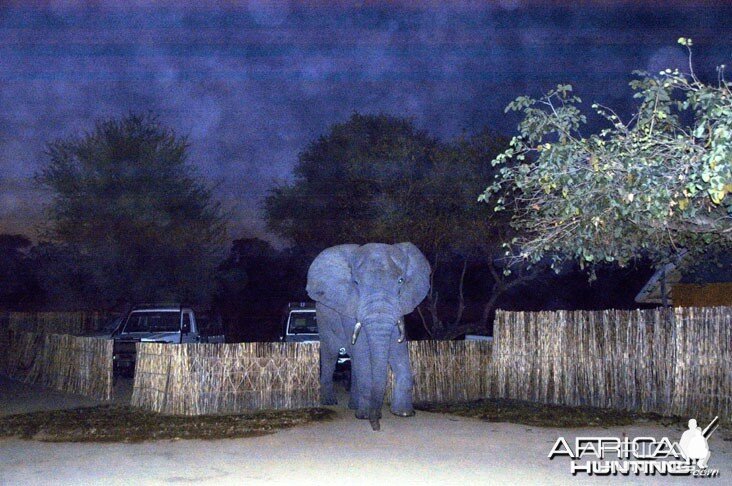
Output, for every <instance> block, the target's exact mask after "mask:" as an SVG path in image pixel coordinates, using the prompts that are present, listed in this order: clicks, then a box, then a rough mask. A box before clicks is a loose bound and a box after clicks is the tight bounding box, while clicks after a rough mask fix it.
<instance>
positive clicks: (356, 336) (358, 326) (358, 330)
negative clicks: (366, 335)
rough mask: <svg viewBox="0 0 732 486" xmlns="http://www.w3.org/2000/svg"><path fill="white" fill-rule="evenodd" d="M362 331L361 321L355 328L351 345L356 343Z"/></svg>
mask: <svg viewBox="0 0 732 486" xmlns="http://www.w3.org/2000/svg"><path fill="white" fill-rule="evenodd" d="M360 332H361V323H360V322H357V323H356V327H354V328H353V336H351V345H354V344H356V339H358V333H360Z"/></svg>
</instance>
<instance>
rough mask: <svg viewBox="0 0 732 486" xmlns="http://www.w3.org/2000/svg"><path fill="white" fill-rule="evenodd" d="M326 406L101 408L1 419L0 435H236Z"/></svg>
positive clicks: (260, 431)
mask: <svg viewBox="0 0 732 486" xmlns="http://www.w3.org/2000/svg"><path fill="white" fill-rule="evenodd" d="M334 416H335V412H333V411H332V410H327V409H324V408H303V409H299V410H278V411H262V412H250V413H244V414H237V415H208V416H200V417H178V416H171V415H161V414H157V413H154V412H147V411H144V410H140V409H136V408H132V407H119V406H99V407H87V408H75V409H72V410H54V411H50V412H34V413H26V414H19V415H9V416H6V417H0V437H20V438H23V439H34V440H39V441H44V442H142V441H146V440H165V439H210V440H213V439H234V438H240V437H257V436H261V435H266V434H272V433H274V432H275V431H277V430H280V429H287V428H290V427H294V426H296V425H302V424H306V423H310V422H319V421H325V420H330V419H331V418H333V417H334Z"/></svg>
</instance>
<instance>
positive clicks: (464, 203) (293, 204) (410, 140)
mask: <svg viewBox="0 0 732 486" xmlns="http://www.w3.org/2000/svg"><path fill="white" fill-rule="evenodd" d="M504 147H505V145H504V142H503V140H502V139H501V138H500V137H497V136H495V135H494V134H492V133H490V132H484V133H481V134H479V135H476V136H474V137H463V138H461V139H459V140H457V141H455V142H454V143H449V144H448V143H443V142H440V141H439V140H437V139H436V138H434V137H432V136H430V135H428V134H427V133H425V132H422V131H419V130H417V129H416V128H415V127H414V125H413V123H412V122H411V121H410V120H408V119H403V118H397V117H391V116H387V115H359V114H354V115H353V116H352V117H351V118H350V119H349V120H348V121H347V122H346V123H342V124H337V125H334V126H333V127H331V129H330V132H329V133H328V134H327V135H325V136H322V137H320V138H319V139H318V140H316V141H315V142H313V143H311V144H310V145H309V146H308V147H307V148H306V150H305V151H304V152H303V153H302V154H301V155H300V157H299V160H298V163H297V165H296V167H295V179H294V181H293V182H292V183H290V184H287V185H282V186H280V187H277V188H275V189H274V190H273V191H272V192H271V193H270V195H269V196H268V198H267V200H266V205H265V208H266V214H267V220H268V223H269V226H270V228H271V229H273V230H274V231H275V232H276V233H278V234H279V235H281V236H284V237H286V238H289V239H290V240H292V241H293V242H294V243H296V245H297V246H300V247H302V248H308V249H309V250H308V251H309V252H310V253H311V255H310V256H313V257H314V256H315V254H317V252H318V251H320V250H322V249H323V248H325V247H327V246H331V245H334V244H339V243H346V242H351V243H367V242H370V241H380V242H385V243H395V242H400V241H411V242H413V243H414V244H416V245H417V246H418V247H419V248H420V249H421V250H422V251H423V252H424V253H425V254H426V255H427V257H428V258H429V259H430V262H431V264H432V267H433V274H432V279H433V281H432V283H433V285H432V288H431V291H430V294H429V295H428V298H427V300H426V302H425V304H423V305H422V306H421V307H420V309H419V311H420V316H421V318H422V323H423V325H424V327H425V329H426V331H427V332H428V333H429V334H430V335H431V336H433V337H436V338H451V337H455V336H456V335H459V334H461V333H465V332H467V331H468V330H471V329H472V330H476V329H480V330H486V326H487V324H488V321H489V319H490V316H491V313H492V311H493V309H494V308H495V305H496V303H497V299H498V297H499V296H500V295H501V294H502V293H503V292H504V291H505V290H507V289H508V288H510V287H512V286H515V285H518V284H519V283H521V282H524V281H525V278H526V275H525V274H524V273H522V272H518V271H517V272H515V273H514V274H513V275H511V276H506V275H504V274H503V263H502V262H501V260H500V259H498V258H496V257H497V256H498V257H502V248H501V245H500V244H501V241H502V239H503V238H504V237H508V236H510V234H508V232H509V231H510V228H509V227H508V225H507V221H508V218H507V217H506V216H505V214H503V213H495V215H493V217H491V218H485V214H484V211H483V209H484V208H483V207H482V205H480V204H478V203H477V201H476V200H475V194H477V193H478V192H479V191H480V190H481V189H482V188H483V185H484V181H485V179H486V178H487V177H489V175H492V173H493V172H494V171H495V169H494V168H493V167H492V166H491V165H490V163H489V162H490V160H491V159H493V158H494V157H495V156H496V155H497V154H498V153H499V152H500V151H501V150H502V149H503V148H504ZM476 267H480V268H484V269H486V270H492V272H489V273H488V275H489V276H490V278H494V277H495V279H494V280H492V281H493V282H494V285H493V286H492V287H490V288H489V289H487V290H486V292H484V294H485V293H487V294H488V295H487V296H486V295H484V296H483V297H478V298H479V299H480V298H484V299H485V300H484V302H483V305H482V306H481V307H482V308H481V310H480V311H479V312H478V314H480V317H478V318H477V319H475V320H473V321H471V322H465V321H466V320H467V319H466V318H465V311H466V307H467V303H466V301H465V292H464V290H465V289H464V283H465V279H466V273H468V272H469V271H471V270H472V271H474V270H475V269H476ZM448 303H449V305H448ZM473 314H475V313H473Z"/></svg>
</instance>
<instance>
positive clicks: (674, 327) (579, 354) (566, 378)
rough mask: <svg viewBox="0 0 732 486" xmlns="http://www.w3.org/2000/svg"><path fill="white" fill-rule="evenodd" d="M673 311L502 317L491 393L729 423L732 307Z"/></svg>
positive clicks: (496, 330)
mask: <svg viewBox="0 0 732 486" xmlns="http://www.w3.org/2000/svg"><path fill="white" fill-rule="evenodd" d="M673 312H674V316H673V319H671V318H666V316H665V315H664V311H663V310H655V309H654V310H635V311H618V310H608V311H593V312H589V311H558V312H498V313H497V315H496V321H495V324H494V336H495V339H494V350H493V362H492V366H491V375H492V382H493V384H494V388H493V395H494V396H497V397H505V398H516V399H522V400H530V401H535V402H543V403H559V404H565V405H591V406H597V407H606V408H618V409H628V410H640V411H653V412H658V413H663V414H680V415H689V414H692V415H694V414H696V415H714V414H718V415H720V416H721V417H726V418H727V419H728V420H729V419H730V418H732V403H731V400H732V322H731V320H730V319H731V318H732V317H731V316H732V309H730V308H724V307H717V308H704V309H692V308H679V309H675V310H674V311H673ZM669 317H670V316H669Z"/></svg>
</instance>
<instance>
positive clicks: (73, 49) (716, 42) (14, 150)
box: [0, 0, 732, 237]
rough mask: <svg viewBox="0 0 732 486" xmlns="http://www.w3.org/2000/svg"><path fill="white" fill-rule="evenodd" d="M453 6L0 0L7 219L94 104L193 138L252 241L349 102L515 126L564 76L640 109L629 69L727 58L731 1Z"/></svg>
mask: <svg viewBox="0 0 732 486" xmlns="http://www.w3.org/2000/svg"><path fill="white" fill-rule="evenodd" d="M444 3H446V2H437V1H435V2H421V3H415V2H389V3H386V2H356V1H341V2H338V3H337V4H336V3H332V2H325V1H321V2H315V6H312V5H313V4H310V5H311V6H310V7H307V8H306V7H304V6H303V4H302V3H297V2H288V1H287V0H274V1H265V0H256V1H250V2H248V3H247V2H240V3H235V2H223V3H220V4H218V6H215V7H214V6H209V5H213V2H204V1H198V2H154V3H153V2H151V1H150V2H145V1H139V0H138V1H130V2H128V1H125V2H119V1H109V2H27V1H26V2H17V3H16V2H7V1H6V0H0V232H7V231H11V232H16V231H21V232H25V233H27V234H31V235H33V231H32V227H33V225H34V224H36V223H37V222H38V221H40V218H41V211H40V204H41V203H43V202H44V201H45V199H46V195H44V194H43V193H41V192H39V191H38V190H37V189H36V188H34V186H33V184H32V182H31V179H30V177H31V176H32V174H33V173H34V172H35V171H36V170H37V169H38V168H39V166H40V164H41V163H42V161H43V149H44V144H45V142H47V141H49V140H52V139H54V138H57V137H63V136H68V135H71V134H76V133H79V132H81V131H83V130H86V129H89V128H90V127H91V126H92V123H93V121H94V120H95V119H97V118H99V117H107V116H117V115H122V114H125V113H127V112H129V111H131V110H132V111H146V110H151V111H153V112H155V113H158V114H160V116H161V119H162V121H163V122H165V123H167V124H169V125H171V126H173V127H174V128H175V129H177V130H178V131H179V132H181V133H185V134H188V135H189V136H190V141H191V143H192V154H191V162H192V163H194V164H195V165H196V166H198V167H199V168H200V170H201V172H202V173H204V174H205V175H206V176H207V177H209V178H210V179H211V180H212V181H213V182H215V183H217V184H218V189H217V192H216V194H217V195H218V197H219V198H220V199H221V200H222V201H223V202H224V204H225V205H226V206H227V207H228V208H230V209H231V210H232V212H233V215H234V220H235V222H234V225H233V228H232V232H231V236H232V237H241V236H251V235H262V234H263V232H264V229H263V223H262V221H261V216H260V211H259V204H260V202H261V198H262V196H263V195H264V194H265V193H266V190H267V189H268V188H269V187H271V186H272V184H273V183H274V182H275V181H276V180H283V179H286V178H287V177H289V175H290V171H291V168H292V166H293V164H294V162H295V160H296V157H297V153H298V151H300V150H301V149H302V148H303V147H304V146H305V144H306V143H307V142H308V141H309V140H312V139H313V138H314V137H317V136H318V135H320V134H322V133H323V132H324V131H325V130H326V128H327V127H328V125H330V124H332V123H334V122H339V121H343V120H344V119H346V118H347V117H348V116H349V114H350V113H351V112H353V111H359V112H365V113H370V112H387V113H391V114H395V115H403V116H411V117H414V119H415V121H416V123H417V124H418V126H420V127H421V128H425V129H428V130H429V131H431V132H433V133H435V134H437V135H440V136H443V137H452V136H455V135H456V134H459V133H460V132H461V131H463V130H466V131H468V132H470V131H475V130H477V129H479V128H480V127H482V126H485V125H488V126H491V127H493V128H495V129H498V130H499V131H502V132H505V133H509V132H511V131H512V130H513V128H514V127H515V124H516V121H517V120H516V119H515V118H510V117H507V116H506V115H504V113H503V108H504V107H505V105H506V104H507V103H508V102H509V101H511V100H512V99H513V98H515V97H516V96H519V95H522V94H531V95H534V96H536V95H539V94H540V93H541V92H542V91H545V90H547V89H549V88H551V87H553V86H554V85H555V84H557V83H560V82H561V83H564V82H571V83H572V84H574V85H575V87H576V91H577V92H578V93H579V94H580V96H582V97H583V98H584V99H585V100H586V105H588V106H589V104H590V102H591V101H599V102H602V103H605V104H607V105H610V106H613V107H616V108H618V110H619V111H620V112H621V113H627V112H629V110H630V105H629V104H628V100H629V99H630V90H629V88H628V87H627V83H628V81H629V80H630V79H631V76H630V73H631V71H632V70H634V69H648V70H651V71H658V70H660V69H662V68H666V67H672V68H673V67H684V66H685V65H686V57H685V52H684V51H683V49H682V48H681V47H680V46H678V45H677V44H676V39H677V38H678V37H680V36H688V37H692V38H693V39H694V41H695V44H696V47H695V51H694V57H695V65H696V68H697V69H698V70H699V71H701V72H703V73H706V74H707V75H708V79H711V74H710V73H714V67H715V66H716V65H718V64H722V63H726V64H728V65H732V28H730V25H732V2H726V1H721V0H720V1H717V2H709V1H703V2H701V1H691V0H689V1H658V2H648V1H646V2H641V1H637V2H609V1H604V2H599V1H598V2H571V3H570V2H543V3H542V2H538V1H522V0H503V1H494V2H456V3H452V4H450V6H446V5H444ZM116 5H125V7H119V6H116ZM204 5H205V6H204ZM414 5H418V6H414Z"/></svg>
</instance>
